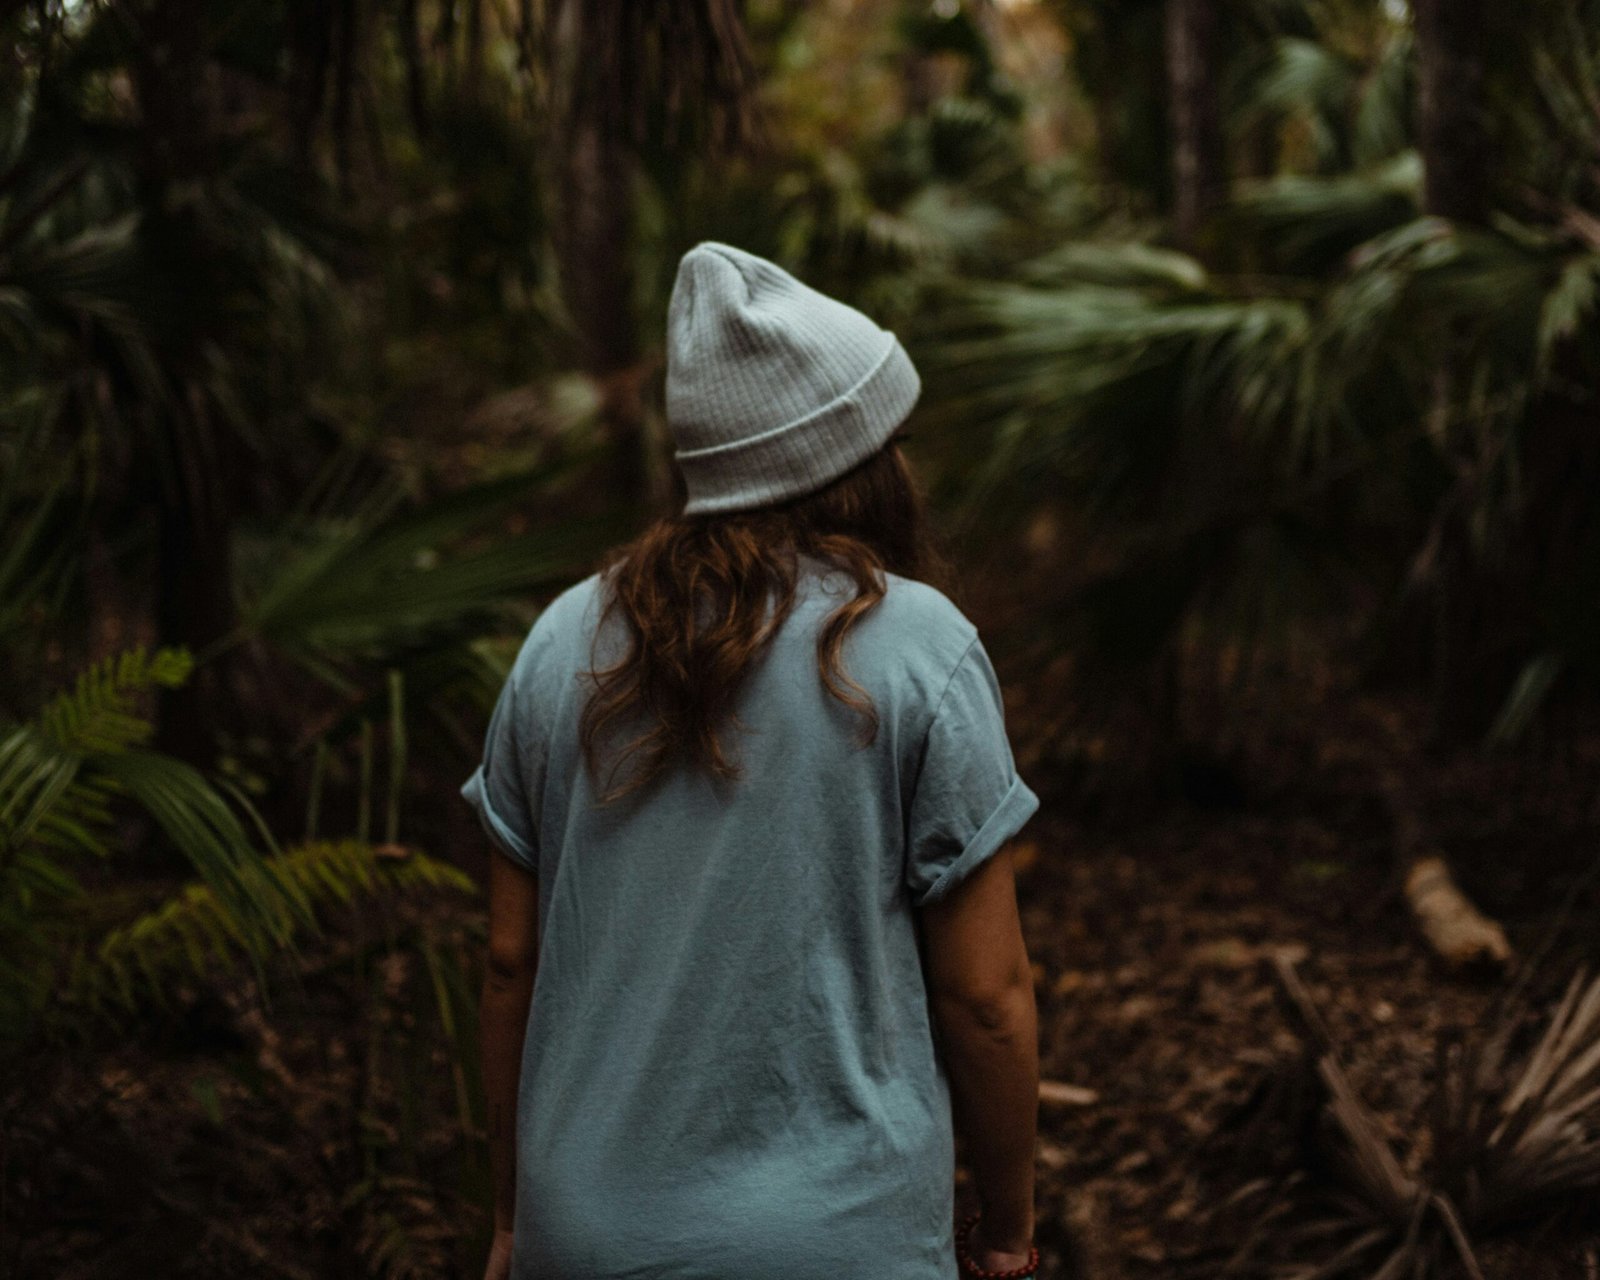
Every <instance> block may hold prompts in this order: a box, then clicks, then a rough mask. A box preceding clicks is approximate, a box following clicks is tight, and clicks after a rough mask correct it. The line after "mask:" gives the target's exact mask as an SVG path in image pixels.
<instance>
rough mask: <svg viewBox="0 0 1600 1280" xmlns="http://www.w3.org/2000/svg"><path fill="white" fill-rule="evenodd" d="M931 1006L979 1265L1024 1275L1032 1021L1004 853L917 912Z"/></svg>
mask: <svg viewBox="0 0 1600 1280" xmlns="http://www.w3.org/2000/svg"><path fill="white" fill-rule="evenodd" d="M921 920H922V927H923V941H924V947H925V955H924V966H925V972H926V976H927V983H928V997H929V1005H930V1008H931V1011H932V1013H933V1017H934V1021H935V1023H936V1025H937V1026H938V1030H939V1036H940V1047H941V1049H942V1052H943V1057H944V1060H945V1072H946V1075H947V1076H948V1078H949V1080H950V1091H951V1096H952V1101H953V1103H954V1109H955V1119H956V1123H957V1125H958V1127H959V1128H960V1130H961V1136H962V1139H963V1150H964V1152H965V1155H966V1159H967V1164H968V1165H969V1166H970V1168H971V1170H972V1174H973V1177H974V1179H975V1180H976V1182H977V1189H978V1202H979V1206H980V1209H981V1212H982V1219H981V1221H980V1222H979V1224H978V1227H977V1230H976V1232H975V1233H974V1235H973V1237H972V1239H971V1241H970V1242H969V1247H970V1249H971V1251H972V1253H973V1254H974V1256H975V1257H976V1259H977V1261H978V1262H979V1264H980V1265H982V1266H986V1267H989V1268H991V1269H995V1270H1010V1269H1012V1268H1015V1267H1018V1266H1022V1265H1025V1264H1026V1262H1027V1254H1028V1250H1029V1248H1030V1246H1031V1245H1032V1242H1033V1226H1034V1218H1033V1172H1034V1139H1035V1136H1036V1132H1037V1125H1038V1115H1039V1038H1038V1016H1037V1012H1036V1010H1035V1007H1034V999H1033V972H1032V969H1031V967H1030V965H1029V963H1028V951H1027V946H1026V944H1025V943H1024V941H1023V937H1022V922H1021V919H1020V917H1019V915H1018V912H1017V893H1016V877H1015V869H1014V867H1013V864H1012V858H1011V848H1010V846H1009V845H1006V846H1004V847H1002V848H1001V849H1000V850H999V851H998V852H997V853H995V854H994V856H993V857H990V858H988V859H987V860H986V861H985V862H983V863H982V864H981V865H980V866H979V867H978V868H977V869H976V870H974V871H973V872H972V873H971V874H970V875H969V876H967V878H966V879H965V880H963V881H962V882H961V883H960V884H959V885H957V886H956V887H955V888H954V889H953V890H952V891H951V892H950V893H949V894H948V895H947V896H945V897H944V898H943V899H941V900H940V901H938V902H934V903H930V904H929V905H928V906H926V907H923V908H921Z"/></svg>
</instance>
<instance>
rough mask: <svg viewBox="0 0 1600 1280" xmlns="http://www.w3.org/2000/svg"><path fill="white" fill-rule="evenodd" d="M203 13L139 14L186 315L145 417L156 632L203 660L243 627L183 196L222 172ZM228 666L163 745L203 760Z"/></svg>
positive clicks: (198, 269) (178, 293)
mask: <svg viewBox="0 0 1600 1280" xmlns="http://www.w3.org/2000/svg"><path fill="white" fill-rule="evenodd" d="M205 17H206V15H205V8H204V5H203V4H201V3H200V0H170V2H169V3H165V4H160V5H152V6H150V7H149V8H148V9H146V10H145V11H144V12H143V13H142V15H141V25H142V32H141V34H142V36H143V43H142V48H143V50H144V51H145V56H144V57H143V58H142V59H141V61H140V63H139V66H138V74H137V76H136V79H135V84H136V88H137V93H138V97H139V106H140V114H141V117H142V125H143V127H142V128H141V130H140V138H141V140H142V144H143V145H142V149H141V151H140V153H139V168H138V174H139V184H140V188H141V190H140V204H141V207H142V208H143V210H144V217H143V219H142V222H141V227H140V235H141V239H142V242H143V253H144V256H145V259H146V261H147V263H148V264H149V265H150V267H151V269H152V270H153V271H154V272H155V273H157V275H158V276H159V277H160V278H161V279H162V281H163V283H164V284H165V285H166V287H167V288H168V289H169V290H170V292H171V299H170V305H172V306H173V307H174V309H175V310H177V311H178V312H179V313H180V314H182V315H183V316H184V319H185V322H184V323H182V324H177V325H174V326H172V328H171V332H170V333H168V334H167V335H166V337H165V340H164V342H163V346H162V350H161V352H160V359H161V364H162V371H163V374H164V376H165V378H166V381H167V383H168V385H169V389H170V391H171V396H172V399H171V402H170V403H169V404H165V405H151V406H149V407H148V408H147V410H146V412H147V413H149V414H152V415H154V414H162V415H165V416H166V419H167V420H165V421H157V420H154V419H153V418H152V420H150V421H148V422H147V423H146V430H145V432H144V438H145V440H146V441H147V442H148V447H149V448H151V449H152V451H153V452H154V453H155V455H156V458H155V462H154V466H153V472H154V479H153V482H152V490H153V491H152V493H151V494H150V497H149V499H148V500H149V501H152V502H153V503H154V505H155V509H156V518H155V524H156V539H157V565H156V569H157V578H156V592H155V594H156V600H155V613H156V631H157V635H158V636H159V638H160V642H161V643H162V644H165V645H177V646H182V647H183V648H186V649H188V650H189V651H190V652H191V653H194V654H196V655H197V656H198V655H199V654H200V653H201V652H202V651H204V650H205V649H207V648H208V647H210V646H211V645H213V644H214V643H215V642H216V641H218V640H220V639H222V638H223V637H224V636H226V635H227V634H228V633H229V632H230V631H231V630H232V629H233V625H234V620H235V618H234V597H233V586H234V584H233V548H232V536H233V528H232V523H233V522H232V516H231V500H230V495H231V493H232V491H233V488H234V478H235V477H234V473H235V470H236V460H235V457H234V454H235V450H234V447H233V438H232V436H231V433H230V432H229V430H228V429H227V428H226V427H221V426H218V425H217V424H216V423H214V422H213V421H212V414H211V405H210V403H209V401H208V398H207V395H206V393H205V392H204V391H203V390H202V389H201V383H202V381H203V370H204V364H205V360H206V354H205V349H206V345H207V343H208V342H209V341H210V339H211V338H212V336H213V330H214V328H215V326H216V325H217V324H218V323H219V321H218V319H217V305H216V301H217V300H216V298H215V297H213V296H212V295H213V294H214V293H216V292H217V291H218V290H219V289H220V288H221V287H222V286H221V284H220V283H219V282H218V281H217V280H216V279H215V272H214V269H213V262H212V259H211V256H210V248H211V247H210V245H209V244H208V236H207V232H206V230H205V228H204V226H203V225H202V223H201V222H200V220H199V219H198V218H197V216H196V213H195V208H194V204H195V202H194V201H193V200H191V199H185V198H182V197H181V196H180V195H179V194H177V193H181V192H184V191H186V190H187V189H188V188H190V187H192V186H194V185H195V184H198V183H204V182H205V181H206V180H207V178H208V177H209V175H211V174H212V173H214V172H215V168H216V164H217V160H216V156H215V138H214V134H213V131H214V128H215V124H216V104H215V102H214V101H213V96H212V91H211V81H210V80H209V78H208V77H207V75H206V70H207V66H206V63H207V53H206V32H205ZM229 694H230V691H229V689H228V688H227V681H226V678H225V676H224V673H223V672H222V671H221V670H220V669H219V668H218V667H217V666H216V665H215V664H210V665H208V666H205V667H203V668H202V669H200V670H199V671H197V672H196V673H195V676H194V678H193V679H191V681H190V682H189V683H188V684H187V685H185V686H184V687H183V688H180V689H174V690H170V691H167V692H166V693H165V694H164V695H163V697H162V699H161V704H160V715H159V730H158V738H159V741H160V743H161V745H162V747H163V748H164V749H166V750H168V751H170V752H172V753H173V754H175V755H178V756H181V757H182V758H184V759H187V760H190V761H192V762H195V763H204V762H205V761H206V757H207V755H208V753H209V750H210V747H211V745H212V742H213V731H214V730H215V728H216V727H217V725H218V723H219V721H223V720H225V719H226V711H225V708H227V707H228V706H229V705H231V698H230V696H229Z"/></svg>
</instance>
